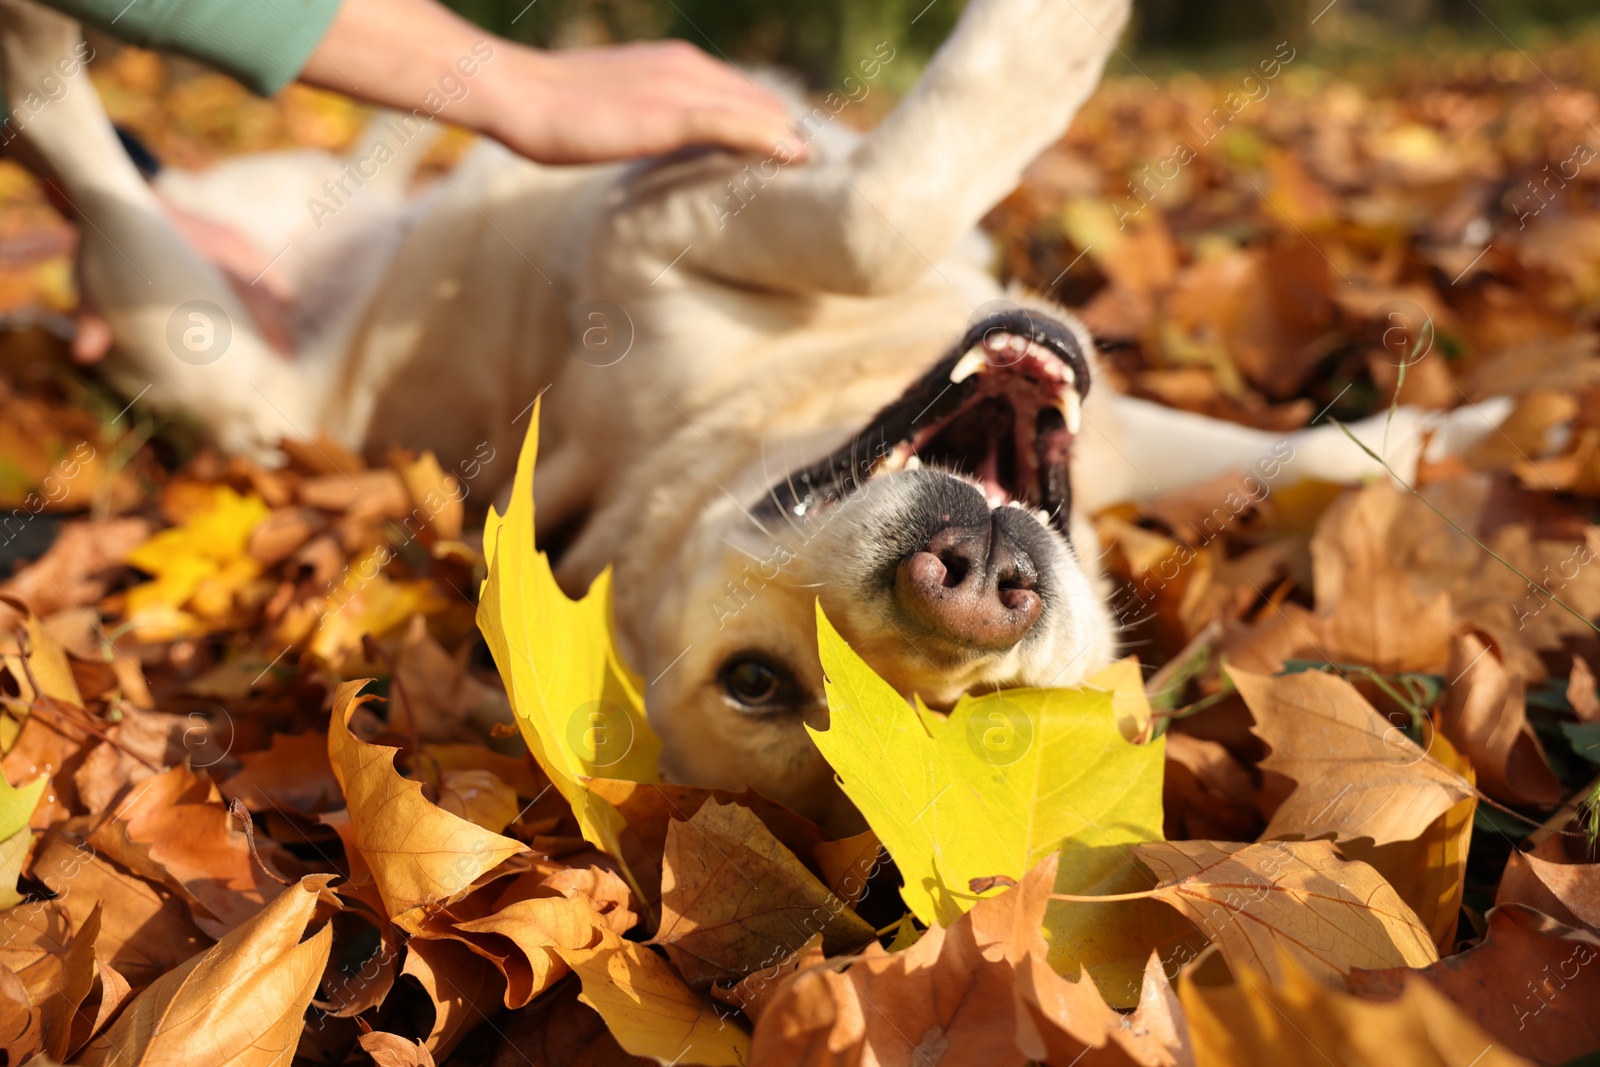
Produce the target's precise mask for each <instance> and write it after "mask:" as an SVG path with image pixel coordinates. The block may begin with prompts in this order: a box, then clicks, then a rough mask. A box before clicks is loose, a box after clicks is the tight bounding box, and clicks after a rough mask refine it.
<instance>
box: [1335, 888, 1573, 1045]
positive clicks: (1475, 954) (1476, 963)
mask: <svg viewBox="0 0 1600 1067" xmlns="http://www.w3.org/2000/svg"><path fill="white" fill-rule="evenodd" d="M1488 926H1489V928H1488V932H1487V933H1486V934H1485V935H1484V938H1483V940H1482V941H1480V942H1479V943H1478V944H1476V945H1474V946H1473V947H1471V948H1469V949H1467V950H1466V951H1464V952H1461V953H1458V954H1457V955H1454V956H1448V957H1446V958H1444V959H1442V960H1439V961H1438V962H1437V963H1435V964H1433V965H1432V966H1430V967H1426V968H1424V969H1422V970H1420V971H1408V970H1398V969H1388V970H1373V971H1356V972H1354V973H1352V974H1351V976H1350V989H1351V991H1352V992H1354V993H1359V994H1362V995H1363V996H1371V997H1378V998H1382V999H1390V998H1393V997H1394V996H1396V995H1398V994H1399V993H1400V992H1401V991H1402V990H1403V989H1404V988H1405V987H1406V985H1407V984H1408V983H1410V982H1414V981H1416V980H1417V978H1421V979H1423V980H1425V981H1426V982H1428V983H1429V984H1430V985H1432V986H1433V987H1434V988H1435V989H1437V990H1438V991H1439V992H1441V993H1443V994H1444V995H1445V996H1446V997H1448V998H1449V999H1450V1000H1451V1001H1452V1002H1454V1003H1455V1005H1456V1006H1457V1007H1458V1008H1460V1009H1461V1011H1462V1012H1463V1013H1465V1014H1466V1015H1467V1016H1469V1017H1470V1018H1471V1019H1472V1021H1473V1022H1475V1023H1476V1024H1477V1025H1479V1026H1481V1027H1483V1029H1484V1030H1485V1031H1486V1032H1487V1033H1488V1034H1489V1036H1490V1037H1492V1038H1493V1039H1494V1040H1495V1041H1497V1042H1499V1044H1500V1045H1501V1047H1503V1048H1505V1049H1508V1050H1509V1051H1511V1052H1514V1053H1516V1054H1517V1055H1519V1056H1526V1057H1527V1058H1528V1059H1530V1060H1534V1061H1535V1062H1538V1063H1549V1064H1557V1063H1566V1062H1567V1061H1568V1060H1573V1059H1577V1058H1579V1057H1582V1056H1587V1055H1588V1054H1589V1053H1592V1052H1595V1051H1597V1050H1600V1014H1597V1013H1596V1012H1595V1005H1597V1004H1600V963H1597V961H1600V936H1597V935H1595V934H1594V933H1592V932H1591V931H1588V930H1577V929H1573V928H1572V927H1570V926H1564V925H1562V924H1561V923H1558V922H1556V921H1555V920H1554V919H1551V918H1550V917H1549V916H1547V915H1541V914H1540V913H1539V912H1537V911H1535V910H1533V909H1532V908H1529V907H1525V906H1523V905H1521V904H1506V905H1502V906H1500V907H1496V908H1494V909H1492V910H1491V911H1490V912H1489V915H1488Z"/></svg>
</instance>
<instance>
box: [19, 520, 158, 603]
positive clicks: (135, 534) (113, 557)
mask: <svg viewBox="0 0 1600 1067" xmlns="http://www.w3.org/2000/svg"><path fill="white" fill-rule="evenodd" d="M149 536H150V524H149V523H147V522H145V521H144V520H143V519H89V520H85V521H82V522H71V523H68V524H67V525H66V526H64V527H63V528H62V530H61V533H60V534H58V535H57V536H56V539H55V541H54V542H52V543H51V545H50V547H49V549H47V550H46V551H45V554H44V555H42V556H40V557H39V558H38V559H37V560H35V561H34V562H32V563H30V564H28V565H27V566H26V567H23V568H21V569H20V570H18V571H17V573H16V574H14V575H12V576H11V577H10V578H8V579H6V581H5V582H4V583H3V584H0V594H4V595H6V596H11V597H15V598H16V599H18V600H20V601H22V602H23V603H24V604H26V605H28V608H29V610H31V611H32V612H33V613H34V614H35V615H38V616H48V615H53V614H54V613H56V612H58V611H60V610H61V609H63V608H73V607H78V606H80V605H84V604H93V603H94V602H95V601H97V600H99V599H100V598H101V597H103V596H105V594H106V590H107V589H108V588H110V585H111V578H112V577H114V572H115V571H116V570H117V569H118V568H120V567H121V566H122V560H123V557H124V556H126V555H127V554H128V552H130V551H131V550H132V549H133V548H134V546H135V545H138V544H142V543H143V542H144V541H145V540H146V539H148V538H149ZM14 625H16V618H15V614H14V612H13V611H12V609H10V608H7V607H3V606H0V630H9V629H11V627H12V626H14Z"/></svg>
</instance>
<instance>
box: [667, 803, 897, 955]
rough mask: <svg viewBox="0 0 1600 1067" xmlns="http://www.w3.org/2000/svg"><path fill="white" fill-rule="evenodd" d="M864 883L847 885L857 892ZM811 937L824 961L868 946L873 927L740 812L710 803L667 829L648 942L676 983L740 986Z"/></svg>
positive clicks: (751, 816)
mask: <svg viewBox="0 0 1600 1067" xmlns="http://www.w3.org/2000/svg"><path fill="white" fill-rule="evenodd" d="M876 852H877V848H876V843H875V842H874V847H873V854H874V855H876ZM864 887H865V882H864V881H863V882H861V883H860V884H859V885H857V886H855V889H856V892H857V894H858V895H859V893H860V890H861V889H862V888H864ZM814 934H820V935H821V936H822V947H823V951H824V952H825V953H826V954H827V955H830V956H838V955H841V954H843V953H846V952H849V951H850V950H852V949H856V948H859V947H861V946H862V945H864V944H866V943H867V942H869V941H871V940H872V938H873V929H872V927H871V926H870V925H869V924H868V923H867V922H865V921H864V920H863V919H862V918H861V917H860V916H858V915H857V914H856V913H855V912H854V911H852V910H851V908H850V905H849V904H848V903H847V902H846V901H845V900H843V899H841V898H840V897H839V896H837V895H835V894H834V893H833V891H831V890H830V889H828V887H827V886H825V885H823V884H822V883H821V882H820V881H818V880H817V877H816V875H814V874H812V873H811V872H810V871H808V870H806V869H805V867H804V866H802V865H801V863H800V861H799V860H798V859H796V858H795V855H794V853H793V852H790V851H789V850H788V849H786V848H784V847H783V845H782V844H781V843H780V842H779V841H778V839H777V838H775V837H773V836H772V832H771V831H769V830H768V829H767V828H766V827H765V826H764V825H763V824H762V822H761V820H760V819H758V818H756V816H755V815H754V814H753V813H752V812H751V811H750V810H749V809H748V808H743V807H740V806H739V805H737V804H719V803H717V802H716V801H712V802H710V803H708V804H704V805H702V806H701V808H700V810H699V811H697V812H695V814H694V815H693V816H692V817H691V818H690V819H689V820H688V821H687V822H678V821H674V822H673V823H672V824H671V825H670V826H669V827H668V828H667V843H666V853H665V857H664V859H663V862H662V871H661V928H660V931H659V932H658V933H657V934H656V938H655V942H656V943H657V944H659V945H661V946H663V947H664V948H665V949H666V951H667V957H668V958H669V959H671V960H672V962H673V964H674V965H675V966H676V967H677V969H678V973H679V974H681V975H682V976H683V979H684V981H686V982H688V983H689V984H690V985H691V986H696V987H701V986H705V985H709V984H711V983H712V982H718V983H722V984H728V983H731V982H735V981H738V980H739V979H741V978H743V977H744V976H745V975H747V974H750V973H751V972H752V971H757V970H761V969H763V968H767V967H771V966H773V965H775V964H777V963H778V962H780V961H782V960H784V959H786V958H788V957H789V956H790V955H792V954H793V953H795V952H796V951H798V950H799V949H800V948H801V946H803V945H804V944H805V943H806V941H807V940H809V939H810V938H811V937H812V935H814Z"/></svg>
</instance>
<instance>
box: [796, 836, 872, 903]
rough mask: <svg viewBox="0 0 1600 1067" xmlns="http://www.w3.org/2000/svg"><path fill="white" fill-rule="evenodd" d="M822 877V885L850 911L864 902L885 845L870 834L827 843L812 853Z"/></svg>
mask: <svg viewBox="0 0 1600 1067" xmlns="http://www.w3.org/2000/svg"><path fill="white" fill-rule="evenodd" d="M811 854H812V856H813V857H814V858H815V859H816V861H817V868H818V871H819V873H820V874H821V875H822V884H823V885H825V886H827V887H828V888H829V889H830V890H831V891H832V892H834V893H837V894H838V895H839V896H840V897H842V898H843V899H844V901H845V903H847V904H849V905H850V906H851V907H855V905H856V904H857V903H858V902H859V901H860V900H861V895H862V894H863V893H865V892H866V891H867V883H868V882H869V881H871V880H872V876H873V874H875V873H876V872H877V870H878V868H879V866H880V865H881V864H882V863H883V855H884V853H883V843H882V842H881V841H879V840H878V835H877V834H875V833H873V832H872V831H871V830H863V831H862V832H861V833H859V834H855V835H853V836H851V837H842V838H840V839H839V840H837V841H824V842H823V843H822V844H820V845H818V846H817V847H816V848H814V849H812V850H811Z"/></svg>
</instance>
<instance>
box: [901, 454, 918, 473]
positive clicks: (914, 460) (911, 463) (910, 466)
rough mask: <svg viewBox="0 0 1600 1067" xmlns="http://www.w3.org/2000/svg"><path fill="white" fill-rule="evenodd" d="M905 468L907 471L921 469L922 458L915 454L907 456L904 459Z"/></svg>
mask: <svg viewBox="0 0 1600 1067" xmlns="http://www.w3.org/2000/svg"><path fill="white" fill-rule="evenodd" d="M905 469H906V470H908V471H919V470H921V469H922V460H921V459H919V458H918V457H916V456H910V457H908V458H907V459H906V465H905Z"/></svg>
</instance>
